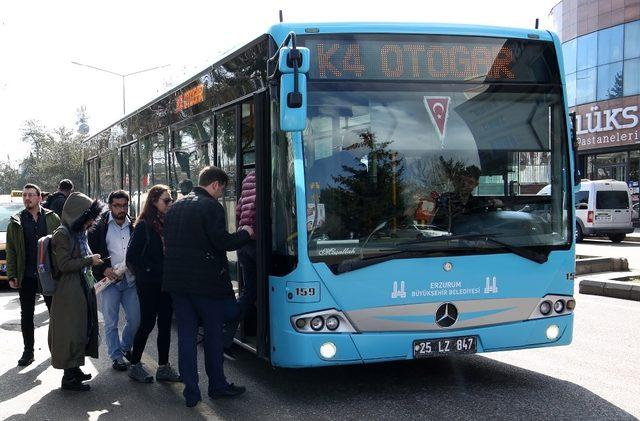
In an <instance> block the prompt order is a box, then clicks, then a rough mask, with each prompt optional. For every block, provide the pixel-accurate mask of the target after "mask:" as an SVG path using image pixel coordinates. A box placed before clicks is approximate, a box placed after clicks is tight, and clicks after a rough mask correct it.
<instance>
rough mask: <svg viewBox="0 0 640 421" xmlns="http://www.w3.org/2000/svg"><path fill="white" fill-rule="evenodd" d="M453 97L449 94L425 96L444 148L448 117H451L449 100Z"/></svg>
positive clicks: (425, 101)
mask: <svg viewBox="0 0 640 421" xmlns="http://www.w3.org/2000/svg"><path fill="white" fill-rule="evenodd" d="M450 101H451V97H448V96H425V97H424V106H425V107H426V109H427V112H428V113H429V117H430V118H431V122H432V123H433V125H434V126H435V129H436V133H437V134H438V136H439V137H440V142H441V144H442V147H443V148H444V135H445V131H446V129H447V118H448V117H449V102H450Z"/></svg>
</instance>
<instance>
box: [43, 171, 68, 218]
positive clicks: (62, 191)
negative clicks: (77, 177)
mask: <svg viewBox="0 0 640 421" xmlns="http://www.w3.org/2000/svg"><path fill="white" fill-rule="evenodd" d="M72 191H73V183H72V182H71V180H68V179H66V178H65V179H64V180H61V181H60V184H58V191H57V192H55V193H53V194H52V195H50V196H49V197H47V201H46V202H45V203H44V204H43V205H42V207H44V208H47V209H49V210H52V211H54V212H55V213H56V214H57V215H58V218H62V208H63V207H64V202H66V201H67V197H69V195H70V194H71V192H72Z"/></svg>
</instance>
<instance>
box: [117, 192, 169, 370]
mask: <svg viewBox="0 0 640 421" xmlns="http://www.w3.org/2000/svg"><path fill="white" fill-rule="evenodd" d="M172 203H173V199H172V198H171V190H170V189H169V187H168V186H165V185H162V184H158V185H155V186H153V187H151V189H150V190H149V192H148V194H147V200H146V201H145V203H144V207H143V208H142V212H140V216H138V219H137V221H136V226H135V229H134V231H133V234H132V236H131V241H130V242H129V248H128V249H127V265H128V266H130V267H132V269H133V270H134V272H135V275H136V287H137V288H138V298H139V300H140V316H141V323H140V327H139V328H138V332H137V333H136V336H135V338H134V340H133V350H132V351H131V358H129V361H131V370H130V371H129V377H131V378H132V379H134V380H136V381H139V382H142V383H151V382H153V376H151V375H150V374H149V372H147V370H146V369H145V367H144V366H143V365H142V363H141V362H140V359H141V358H142V352H143V351H144V347H145V345H146V343H147V339H148V338H149V334H150V333H151V331H152V330H153V328H154V326H155V324H156V319H157V320H158V365H159V366H158V370H157V371H156V380H157V381H159V382H161V381H170V382H177V381H180V376H179V375H178V374H177V373H176V372H175V370H174V369H173V368H172V367H171V365H170V364H169V346H170V344H171V319H172V317H173V306H172V303H171V295H169V294H168V293H166V292H162V290H161V286H162V265H163V262H164V236H163V233H162V230H163V226H164V216H165V214H166V213H167V211H168V210H169V208H170V207H171V204H172Z"/></svg>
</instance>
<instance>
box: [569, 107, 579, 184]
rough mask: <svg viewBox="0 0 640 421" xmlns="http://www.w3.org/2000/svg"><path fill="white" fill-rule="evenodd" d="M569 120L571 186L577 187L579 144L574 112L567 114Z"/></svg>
mask: <svg viewBox="0 0 640 421" xmlns="http://www.w3.org/2000/svg"><path fill="white" fill-rule="evenodd" d="M569 117H570V118H571V147H572V149H573V162H572V164H573V184H574V185H575V186H577V185H578V184H580V180H581V179H582V176H581V174H580V170H579V169H578V147H579V146H580V143H579V142H578V133H577V132H578V127H577V125H576V124H577V123H576V113H575V111H574V112H572V113H570V114H569Z"/></svg>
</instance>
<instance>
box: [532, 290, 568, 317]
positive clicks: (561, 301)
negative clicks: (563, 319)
mask: <svg viewBox="0 0 640 421" xmlns="http://www.w3.org/2000/svg"><path fill="white" fill-rule="evenodd" d="M575 307H576V301H575V299H574V298H573V297H572V296H571V295H556V294H547V295H545V296H544V297H542V298H540V301H538V302H537V303H536V304H535V307H533V311H532V312H531V315H529V320H533V319H544V318H547V317H558V316H570V315H571V313H572V312H573V309H574V308H575Z"/></svg>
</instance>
